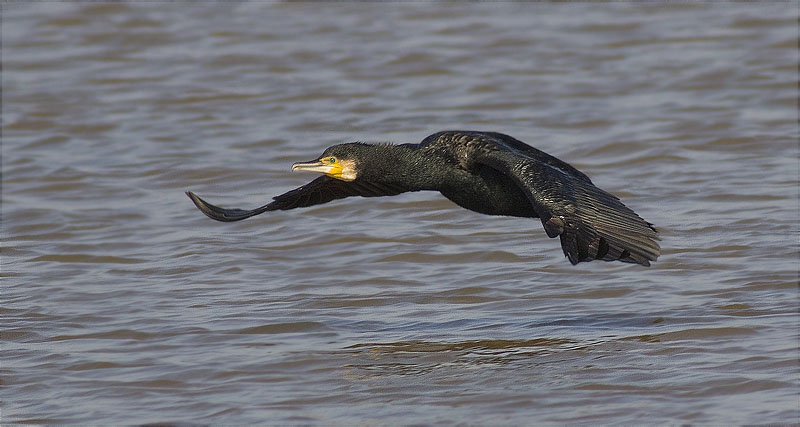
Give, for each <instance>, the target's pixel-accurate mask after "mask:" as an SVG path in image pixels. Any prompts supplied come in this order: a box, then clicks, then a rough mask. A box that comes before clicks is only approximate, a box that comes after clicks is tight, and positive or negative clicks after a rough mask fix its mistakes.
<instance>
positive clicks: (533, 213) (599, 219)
mask: <svg viewBox="0 0 800 427" xmlns="http://www.w3.org/2000/svg"><path fill="white" fill-rule="evenodd" d="M292 170H310V171H315V172H322V173H324V174H325V175H324V176H321V177H319V178H317V179H315V180H314V181H312V182H310V183H308V184H306V185H304V186H302V187H300V188H297V189H294V190H291V191H289V192H287V193H284V194H282V195H280V196H276V197H275V198H274V200H273V201H272V202H271V203H269V204H267V205H264V206H261V207H260V208H256V209H253V210H249V211H245V210H241V209H223V208H219V207H217V206H214V205H211V204H209V203H207V202H205V201H204V200H202V199H200V198H199V197H197V196H196V195H195V194H194V193H191V192H187V194H188V195H189V197H190V198H191V199H192V201H193V202H194V203H195V205H197V207H198V208H199V209H200V210H201V211H202V212H203V213H204V214H206V215H207V216H208V217H210V218H212V219H215V220H218V221H238V220H241V219H245V218H248V217H251V216H253V215H257V214H260V213H263V212H266V211H273V210H286V209H294V208H300V207H306V206H312V205H316V204H321V203H327V202H329V201H331V200H335V199H341V198H345V197H349V196H364V197H376V196H392V195H396V194H401V193H405V192H409V191H423V190H430V191H439V192H440V193H441V194H442V195H443V196H445V197H446V198H448V199H450V200H451V201H453V202H454V203H456V204H457V205H459V206H461V207H463V208H466V209H469V210H472V211H475V212H479V213H482V214H487V215H505V216H515V217H523V218H540V219H541V221H542V224H543V225H544V228H545V231H546V232H547V235H548V236H550V237H556V236H559V237H560V238H561V246H562V249H563V251H564V254H565V255H566V256H567V257H568V258H569V260H570V262H572V263H573V264H577V263H578V262H581V261H591V260H594V259H602V260H606V261H612V260H619V261H624V262H632V263H638V264H642V265H650V261H654V260H655V259H656V258H657V257H658V255H659V252H660V247H659V245H658V243H657V240H658V237H657V234H656V231H655V228H653V227H652V225H651V224H650V223H648V222H646V221H644V220H643V219H641V218H640V217H639V216H638V215H636V214H635V213H634V212H633V211H632V210H630V209H629V208H628V207H626V206H625V205H623V204H622V202H620V201H619V199H618V198H616V197H615V196H613V195H611V194H609V193H607V192H605V191H603V190H601V189H599V188H597V187H595V186H594V184H592V181H591V180H590V179H589V178H588V177H587V176H586V175H584V174H583V173H582V172H580V171H578V170H577V169H575V168H573V167H572V166H570V165H569V164H567V163H565V162H563V161H561V160H559V159H557V158H555V157H553V156H550V155H549V154H547V153H544V152H542V151H540V150H537V149H535V148H533V147H531V146H529V145H527V144H525V143H523V142H521V141H518V140H516V139H514V138H512V137H510V136H508V135H504V134H500V133H494V132H474V131H444V132H439V133H435V134H433V135H431V136H429V137H427V138H425V139H424V140H423V141H422V142H421V143H419V144H401V145H389V144H364V143H359V142H355V143H349V144H341V145H334V146H332V147H330V148H328V149H326V150H325V152H324V153H323V155H322V156H320V157H319V158H318V159H317V160H315V161H313V162H308V163H296V164H294V165H293V166H292Z"/></svg>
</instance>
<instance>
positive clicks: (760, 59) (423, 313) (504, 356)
mask: <svg viewBox="0 0 800 427" xmlns="http://www.w3.org/2000/svg"><path fill="white" fill-rule="evenodd" d="M797 18H798V7H797V5H796V4H795V3H793V2H789V3H761V2H760V3H713V4H712V3H708V4H706V3H703V4H701V3H689V4H678V5H663V4H651V3H647V4H629V3H618V4H604V5H602V6H600V5H588V4H573V3H570V4H513V3H492V4H457V5H455V4H415V3H413V4H373V3H352V4H318V3H310V4H305V3H301V4H294V3H290V4H283V3H281V4H272V3H260V2H255V3H245V4H216V3H195V4H188V3H126V4H118V3H107V4H106V3H51V2H44V3H5V4H3V5H2V24H3V25H2V42H3V45H2V65H3V70H2V71H3V73H2V91H3V94H2V95H3V99H2V100H3V110H2V113H3V114H2V119H3V135H2V136H3V139H2V143H3V144H2V172H3V176H2V190H3V194H2V236H3V237H2V240H3V244H2V277H3V278H2V307H1V309H2V319H3V327H2V330H3V332H2V337H3V357H2V381H3V387H2V389H0V396H1V397H2V399H0V400H2V402H3V403H2V405H3V406H2V422H5V423H71V424H84V423H95V424H96V423H150V422H199V423H212V424H220V423H226V424H243V423H277V424H307V423H310V424H330V423H336V424H353V423H359V424H367V425H371V424H409V423H425V424H427V423H436V422H456V423H466V424H530V423H534V422H536V423H604V424H617V423H635V424H642V423H646V424H649V423H670V424H673V423H675V424H677V423H696V424H708V423H713V424H726V423H767V422H783V423H786V422H797V420H798V416H800V368H799V367H798V357H800V352H799V351H798V340H799V339H800V337H799V336H798V327H799V326H800V325H799V324H798V307H799V306H800V305H799V304H798V302H799V300H798V267H797V261H798V215H800V212H799V211H798V209H799V208H798V142H797V140H798V128H797V96H798V91H797V84H798V78H797V63H798V46H797ZM443 129H477V130H494V131H501V132H504V133H508V134H510V135H513V136H515V137H517V138H519V139H521V140H523V141H526V142H528V143H531V144H532V145H535V146H536V147H538V148H540V149H543V150H545V151H547V152H549V153H551V154H554V155H556V156H558V157H560V158H562V159H564V160H566V161H568V162H570V163H572V164H573V165H575V166H576V167H578V168H580V169H581V170H583V171H584V172H586V173H587V174H589V175H590V176H591V177H592V179H593V180H594V182H595V183H597V184H598V185H599V186H601V187H602V188H604V189H606V190H608V191H611V192H614V193H615V194H617V195H619V196H621V197H622V198H623V200H624V201H625V202H626V203H627V204H628V205H629V206H630V207H632V208H633V209H635V210H636V211H637V212H638V213H640V214H641V215H642V216H643V217H644V218H646V219H648V220H649V221H651V222H653V223H655V224H656V226H657V227H658V228H659V229H660V230H661V233H662V241H661V244H662V247H663V254H662V256H661V258H660V259H659V260H658V262H656V263H655V264H654V265H653V266H652V267H650V268H642V267H638V266H633V265H625V264H621V263H600V262H593V263H590V264H581V265H578V266H576V267H573V266H571V265H569V263H568V262H567V261H566V260H565V259H564V258H563V255H562V253H561V250H560V248H559V245H558V242H557V240H551V239H548V238H547V237H546V235H545V233H544V232H543V230H542V229H541V224H540V223H539V222H538V221H536V220H533V221H532V220H524V219H512V218H499V217H486V216H481V215H478V214H475V213H472V212H469V211H466V210H462V209H459V208H457V207H455V206H454V205H453V204H452V203H450V202H449V201H447V200H444V199H443V198H442V197H440V196H439V195H437V194H433V193H415V194H406V195H402V196H398V197H392V198H383V199H361V198H353V199H347V200H342V201H338V202H335V203H330V204H327V205H322V206H318V207H313V208H309V209H303V210H296V211H289V212H274V213H271V214H268V215H262V216H259V217H255V218H253V219H250V220H247V221H243V222H239V223H230V224H222V223H217V222H214V221H211V220H209V219H208V218H206V217H204V216H203V215H202V214H201V213H200V212H198V211H197V210H196V209H195V208H194V206H193V205H192V203H191V202H190V200H189V199H187V198H186V197H185V196H184V194H183V191H185V190H192V191H195V192H197V193H198V194H200V195H202V196H204V197H207V198H208V200H210V201H212V202H214V203H218V204H220V205H222V206H239V207H254V206H257V205H260V204H261V203H263V202H264V201H266V200H268V199H269V198H270V197H271V196H273V195H276V194H280V193H281V192H284V191H286V190H289V189H291V188H294V187H296V186H299V185H302V184H303V183H305V182H307V181H308V180H310V179H311V178H312V176H309V175H306V174H292V173H290V172H289V166H290V165H291V163H292V162H294V161H301V160H309V159H312V158H314V157H316V156H317V155H318V154H319V153H320V152H321V151H322V150H323V149H324V148H325V147H327V146H329V145H332V144H335V143H341V142H346V141H352V140H365V141H393V142H398V143H401V142H419V141H420V140H421V139H422V138H424V137H425V136H426V135H428V134H430V133H433V132H435V131H439V130H443Z"/></svg>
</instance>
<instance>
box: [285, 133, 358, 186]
mask: <svg viewBox="0 0 800 427" xmlns="http://www.w3.org/2000/svg"><path fill="white" fill-rule="evenodd" d="M372 148H373V146H372V145H369V144H363V143H360V142H351V143H348V144H340V145H334V146H332V147H328V148H327V149H326V150H325V152H323V153H322V155H321V156H319V157H318V158H317V159H316V160H313V161H310V162H300V163H295V164H293V165H292V171H311V172H319V173H323V174H325V175H328V176H329V177H331V178H336V179H340V180H342V181H348V182H349V181H354V180H355V179H356V178H357V177H358V175H359V174H358V172H359V171H358V163H359V159H361V158H364V156H365V155H368V153H370V152H371V151H372Z"/></svg>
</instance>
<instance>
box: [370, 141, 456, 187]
mask: <svg viewBox="0 0 800 427" xmlns="http://www.w3.org/2000/svg"><path fill="white" fill-rule="evenodd" d="M375 148H376V153H375V155H376V158H379V159H380V160H379V161H378V163H379V164H380V167H378V168H375V169H373V170H372V174H371V175H372V176H371V177H370V179H372V180H375V181H378V182H383V183H386V184H398V185H404V186H406V187H409V191H418V190H440V189H441V186H442V182H443V177H442V176H441V175H442V171H443V170H446V161H445V160H444V159H442V158H440V157H439V156H437V155H435V154H433V153H429V152H426V151H425V150H420V149H419V146H418V144H401V145H384V146H375Z"/></svg>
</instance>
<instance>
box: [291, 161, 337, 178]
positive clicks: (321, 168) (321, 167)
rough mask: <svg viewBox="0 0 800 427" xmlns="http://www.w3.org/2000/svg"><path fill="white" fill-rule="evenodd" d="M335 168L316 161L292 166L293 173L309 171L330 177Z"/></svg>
mask: <svg viewBox="0 0 800 427" xmlns="http://www.w3.org/2000/svg"><path fill="white" fill-rule="evenodd" d="M334 169H335V166H333V165H330V164H327V163H323V162H322V161H321V160H314V161H313V162H306V163H295V164H293V165H292V172H294V171H309V172H319V173H324V174H325V175H330V174H332V173H333V172H334Z"/></svg>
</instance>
